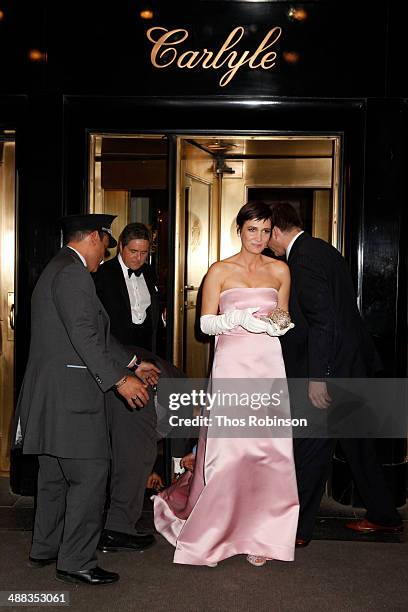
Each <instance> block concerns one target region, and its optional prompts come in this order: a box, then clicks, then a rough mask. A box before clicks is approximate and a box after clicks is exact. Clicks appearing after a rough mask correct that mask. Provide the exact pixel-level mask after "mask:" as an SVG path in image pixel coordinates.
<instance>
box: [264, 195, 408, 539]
mask: <svg viewBox="0 0 408 612" xmlns="http://www.w3.org/2000/svg"><path fill="white" fill-rule="evenodd" d="M271 220H272V233H271V238H270V241H269V245H268V246H269V248H270V249H271V250H272V251H273V252H274V253H275V255H277V256H283V255H286V259H287V262H288V265H289V268H290V273H291V294H290V301H289V311H290V314H291V317H292V320H293V322H294V323H295V328H294V329H293V330H292V331H291V332H290V333H288V334H286V335H285V336H283V337H282V338H281V343H282V350H283V356H284V360H285V366H286V374H287V376H288V381H289V388H290V390H291V404H292V408H293V410H294V412H295V413H296V411H297V410H298V409H299V408H300V410H302V407H301V406H302V405H303V406H305V405H306V409H307V410H308V411H309V414H311V415H312V420H313V412H314V413H315V415H316V420H317V422H318V421H319V416H324V415H323V414H322V413H320V415H319V414H318V413H316V410H317V411H319V410H320V411H326V410H327V409H329V407H330V405H331V404H332V397H331V395H330V389H328V386H327V382H326V381H329V380H330V379H333V378H336V377H337V378H366V377H369V376H373V375H374V373H375V371H376V369H377V370H378V363H379V360H378V357H377V354H376V351H375V348H374V345H373V342H372V340H371V338H370V336H369V334H368V332H367V331H366V329H365V326H364V324H363V321H362V319H361V316H360V313H359V311H358V308H357V302H356V297H355V294H354V288H353V283H352V279H351V276H350V273H349V270H348V268H347V265H346V262H345V260H344V258H343V257H342V256H341V255H340V253H339V252H338V251H337V250H336V249H335V248H334V247H332V246H331V245H329V244H328V243H327V242H325V241H323V240H320V239H318V238H313V237H311V236H310V235H309V234H307V233H306V232H304V231H303V230H302V223H301V220H300V218H299V216H298V214H297V212H296V210H295V209H294V208H293V207H292V206H291V205H290V204H288V203H285V202H282V203H278V204H276V205H274V206H272V207H271ZM290 379H307V381H308V382H306V383H305V384H306V385H307V388H303V391H302V387H300V388H299V382H298V381H294V380H293V381H292V382H291V380H290ZM310 411H312V412H310ZM326 414H327V413H326ZM335 443H336V441H335V440H333V439H330V438H327V437H326V438H324V437H321V438H297V439H295V440H294V453H295V463H296V473H297V480H298V488H299V501H300V516H299V525H298V534H297V545H298V546H305V545H306V544H307V543H308V542H309V541H310V539H311V537H312V533H313V527H314V522H315V518H316V515H317V512H318V510H319V505H320V500H321V497H322V494H323V490H324V486H325V483H326V480H327V477H328V474H329V469H330V462H331V458H332V455H333V451H334V447H335ZM340 443H341V446H342V449H343V452H344V453H345V455H346V458H347V460H348V462H349V465H350V468H351V470H352V473H353V477H354V480H355V483H356V485H357V488H358V491H359V493H360V496H361V498H362V500H363V503H364V505H365V507H366V508H367V514H366V517H365V518H364V519H363V520H361V521H355V522H353V523H350V524H349V525H348V527H350V528H351V529H354V530H356V531H360V532H365V533H371V532H375V531H387V532H398V531H401V529H402V527H401V519H400V517H399V515H398V512H397V511H396V509H395V507H394V504H393V500H392V496H391V493H390V491H389V490H388V488H387V485H386V482H385V479H384V474H383V471H382V467H381V465H380V464H379V463H378V461H377V458H376V454H375V448H374V442H373V440H371V439H347V438H343V439H341V440H340Z"/></svg>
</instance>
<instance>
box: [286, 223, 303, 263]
mask: <svg viewBox="0 0 408 612" xmlns="http://www.w3.org/2000/svg"><path fill="white" fill-rule="evenodd" d="M303 233H304V231H303V230H302V231H301V232H299V233H298V234H296V236H293V238H292V240H291V241H290V242H289V244H288V246H287V247H286V260H288V259H289V254H290V251H291V248H292V247H293V243H294V242H295V240H296V239H297V238H299V236H300V234H303Z"/></svg>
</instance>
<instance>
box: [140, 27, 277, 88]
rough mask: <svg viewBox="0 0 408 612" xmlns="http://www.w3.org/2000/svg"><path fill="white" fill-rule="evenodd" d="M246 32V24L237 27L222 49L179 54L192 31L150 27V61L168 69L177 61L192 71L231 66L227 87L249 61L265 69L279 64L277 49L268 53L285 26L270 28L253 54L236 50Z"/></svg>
mask: <svg viewBox="0 0 408 612" xmlns="http://www.w3.org/2000/svg"><path fill="white" fill-rule="evenodd" d="M244 33H245V29H244V28H243V26H238V27H236V28H234V29H233V30H232V32H230V33H229V35H228V36H227V38H226V40H225V42H224V43H223V44H222V46H221V47H220V49H219V50H218V51H209V50H208V49H202V50H201V51H200V50H198V51H194V50H187V51H184V52H183V53H181V54H180V55H179V52H178V49H177V48H176V46H177V45H180V43H182V42H184V41H185V40H186V39H187V38H188V36H189V32H188V30H185V29H183V28H177V29H175V30H167V29H166V28H161V27H154V28H150V29H149V30H148V31H147V38H148V39H149V40H150V42H152V43H153V48H152V51H151V54H150V61H151V63H152V64H153V66H154V67H155V68H167V67H168V66H170V65H171V64H173V63H174V62H176V64H177V66H178V68H181V69H183V68H187V69H189V70H191V69H192V68H196V67H197V66H200V65H201V67H202V68H203V69H204V70H206V69H208V68H213V69H214V70H218V69H219V68H221V67H222V66H227V67H228V68H229V70H227V72H225V73H224V74H223V75H222V77H221V78H220V81H219V84H220V86H221V87H225V85H228V83H230V82H231V80H232V79H233V78H234V76H235V75H236V74H237V72H238V71H239V70H240V69H241V68H242V66H244V65H245V64H248V66H249V68H251V69H255V68H262V69H263V70H269V69H271V68H273V67H274V66H275V65H276V57H277V53H276V51H268V52H267V50H268V49H270V48H271V47H272V46H273V45H275V44H276V43H277V41H278V40H279V38H280V37H281V35H282V28H281V27H279V26H275V27H274V28H272V29H271V30H269V32H268V33H267V34H266V36H265V37H264V39H263V40H262V42H261V43H260V44H259V46H258V47H257V49H256V50H255V51H254V52H253V53H252V54H251V52H250V51H242V52H241V54H239V53H238V51H236V50H234V51H233V50H232V49H233V48H234V47H236V46H237V45H238V43H239V42H240V40H241V39H242V37H243V36H244Z"/></svg>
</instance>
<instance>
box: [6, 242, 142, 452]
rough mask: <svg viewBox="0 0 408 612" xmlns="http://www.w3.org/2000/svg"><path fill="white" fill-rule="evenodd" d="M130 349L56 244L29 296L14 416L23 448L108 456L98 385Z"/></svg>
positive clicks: (112, 378)
mask: <svg viewBox="0 0 408 612" xmlns="http://www.w3.org/2000/svg"><path fill="white" fill-rule="evenodd" d="M132 356H133V353H132V352H131V351H129V350H127V349H125V348H124V347H123V346H122V345H120V344H119V343H118V342H117V341H116V340H115V338H113V337H112V336H111V334H110V322H109V316H108V314H107V312H106V310H105V308H104V307H103V305H102V304H101V302H100V300H99V298H98V296H97V294H96V291H95V285H94V283H93V281H92V277H91V275H90V273H89V272H88V270H87V268H86V267H85V266H84V265H83V263H82V261H81V260H80V258H79V257H78V255H77V254H76V253H75V251H73V250H72V249H70V248H69V247H64V248H63V249H61V251H60V252H59V253H58V254H57V255H56V256H55V257H54V258H53V259H52V260H51V261H50V263H49V264H48V265H47V267H46V268H45V269H44V271H43V272H42V274H41V276H40V278H39V279H38V282H37V284H36V287H35V289H34V292H33V296H32V301H31V343H30V353H29V359H28V364H27V368H26V372H25V376H24V380H23V385H22V388H21V392H20V395H19V399H18V402H17V408H16V418H15V430H16V429H17V424H18V422H20V425H21V433H22V436H23V452H24V453H28V454H50V455H54V456H58V457H66V458H75V459H82V458H84V459H89V458H107V457H109V453H110V451H109V442H108V428H107V420H106V413H105V392H106V391H108V389H110V388H111V387H112V386H113V385H114V384H115V383H116V382H117V381H118V380H120V379H121V378H122V377H123V376H124V375H125V374H126V373H127V372H128V370H127V368H126V366H127V364H128V363H129V362H130V361H131V359H132Z"/></svg>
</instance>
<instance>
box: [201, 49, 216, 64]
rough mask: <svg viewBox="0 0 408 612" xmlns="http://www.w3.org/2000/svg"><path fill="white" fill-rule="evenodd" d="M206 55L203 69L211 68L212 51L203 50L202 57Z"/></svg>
mask: <svg viewBox="0 0 408 612" xmlns="http://www.w3.org/2000/svg"><path fill="white" fill-rule="evenodd" d="M204 55H206V56H207V57H206V58H205V60H203V68H211V62H212V58H213V57H214V53H213V51H208V49H204V53H203V57H204Z"/></svg>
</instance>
